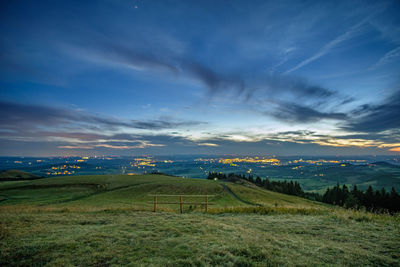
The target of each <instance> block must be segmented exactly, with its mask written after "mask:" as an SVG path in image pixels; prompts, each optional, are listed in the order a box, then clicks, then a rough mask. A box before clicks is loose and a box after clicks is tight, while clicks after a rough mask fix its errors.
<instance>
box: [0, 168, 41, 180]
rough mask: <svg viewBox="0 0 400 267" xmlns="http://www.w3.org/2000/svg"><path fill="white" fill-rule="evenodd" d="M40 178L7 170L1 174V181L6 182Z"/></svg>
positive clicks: (18, 171)
mask: <svg viewBox="0 0 400 267" xmlns="http://www.w3.org/2000/svg"><path fill="white" fill-rule="evenodd" d="M37 178H39V176H37V175H35V174H31V173H28V172H23V171H20V170H7V171H3V172H0V181H2V180H3V181H6V180H32V179H37Z"/></svg>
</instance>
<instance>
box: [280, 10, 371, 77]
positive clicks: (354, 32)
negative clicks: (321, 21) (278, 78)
mask: <svg viewBox="0 0 400 267" xmlns="http://www.w3.org/2000/svg"><path fill="white" fill-rule="evenodd" d="M374 15H375V14H374ZM374 15H371V16H368V17H366V18H365V19H363V20H361V21H360V22H358V23H357V24H355V25H353V26H352V27H350V29H348V30H347V31H346V32H345V33H343V34H341V35H339V36H338V37H336V38H335V39H333V40H332V41H330V42H329V43H327V44H325V45H324V46H323V47H322V48H321V49H320V50H319V51H318V52H317V53H316V54H314V55H312V56H311V57H309V58H307V59H305V60H303V61H301V62H300V63H299V64H297V65H296V66H294V67H293V68H291V69H289V70H287V71H286V72H285V73H286V74H289V73H291V72H294V71H296V70H298V69H300V68H302V67H304V66H306V65H308V64H310V63H311V62H313V61H315V60H317V59H319V58H320V57H323V56H324V55H326V54H328V53H330V52H331V51H332V50H333V49H334V48H335V47H336V46H338V45H339V44H341V43H343V42H345V41H347V40H349V39H351V38H353V37H354V36H356V35H357V34H359V33H360V32H361V29H362V26H363V25H364V24H365V23H366V22H368V21H369V20H370V19H371V18H372V17H373V16H374Z"/></svg>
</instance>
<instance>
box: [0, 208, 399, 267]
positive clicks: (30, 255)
mask: <svg viewBox="0 0 400 267" xmlns="http://www.w3.org/2000/svg"><path fill="white" fill-rule="evenodd" d="M0 216H1V225H0V230H1V233H0V238H1V240H0V251H1V254H0V265H2V266H7V265H10V266H11V265H15V266H24V265H25V266H26V265H53V266H55V265H57V266H60V265H64V266H65V265H76V266H88V265H89V266H108V265H127V264H132V265H135V266H137V265H163V266H165V265H169V266H177V265H200V266H201V265H226V266H234V265H236V266H252V265H261V266H267V265H359V266H360V265H399V264H400V251H399V249H398V248H399V247H400V228H399V222H398V221H397V219H396V218H391V219H387V220H375V219H371V220H355V219H353V218H349V217H346V216H342V215H340V214H335V213H332V214H324V215H295V214H273V215H260V214H230V213H225V214H203V213H196V212H194V213H188V214H182V215H181V214H176V213H171V212H160V213H152V212H134V211H123V210H116V211H112V210H108V211H101V212H67V211H60V212H55V211H46V210H40V209H39V210H31V211H26V210H25V211H24V210H22V211H21V210H20V211H19V212H17V211H15V212H10V210H4V209H0Z"/></svg>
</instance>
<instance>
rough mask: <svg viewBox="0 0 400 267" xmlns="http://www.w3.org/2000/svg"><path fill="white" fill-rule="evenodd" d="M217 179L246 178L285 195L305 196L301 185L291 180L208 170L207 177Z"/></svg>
mask: <svg viewBox="0 0 400 267" xmlns="http://www.w3.org/2000/svg"><path fill="white" fill-rule="evenodd" d="M215 178H217V179H219V180H230V181H232V180H233V181H234V180H240V179H243V180H247V181H249V182H251V183H254V184H256V185H258V186H260V187H263V188H265V189H268V190H271V191H274V192H278V193H284V194H287V195H294V196H300V197H305V195H306V194H305V193H304V191H303V189H301V186H300V184H299V183H298V182H293V181H289V182H287V181H270V180H269V179H261V178H260V177H259V176H257V177H256V178H254V176H253V175H251V174H249V175H248V176H246V175H244V174H234V173H230V174H228V175H226V174H223V173H221V172H219V173H217V172H209V173H208V177H207V179H215Z"/></svg>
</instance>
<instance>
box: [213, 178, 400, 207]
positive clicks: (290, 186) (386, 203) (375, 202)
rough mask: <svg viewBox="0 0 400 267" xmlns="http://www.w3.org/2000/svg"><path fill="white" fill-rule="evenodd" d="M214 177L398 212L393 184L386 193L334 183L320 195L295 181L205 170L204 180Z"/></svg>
mask: <svg viewBox="0 0 400 267" xmlns="http://www.w3.org/2000/svg"><path fill="white" fill-rule="evenodd" d="M215 178H217V179H219V180H229V181H235V180H240V179H243V180H246V181H248V182H251V183H254V184H256V185H257V186H260V187H263V188H265V189H268V190H271V191H274V192H278V193H283V194H288V195H294V196H299V197H304V198H308V199H311V200H315V201H319V202H324V203H328V204H332V205H338V206H342V207H345V208H355V209H361V208H365V209H366V210H368V211H373V212H384V211H388V212H390V213H396V212H399V211H400V195H399V194H398V193H397V192H396V190H395V189H394V187H392V190H391V191H390V192H387V191H386V190H385V188H382V189H381V190H374V189H373V188H372V186H369V187H368V189H367V190H366V191H362V190H359V189H358V188H357V186H356V185H354V186H353V187H352V188H351V189H350V188H348V187H347V186H346V185H342V186H340V185H339V184H337V185H336V186H334V187H333V188H328V189H326V191H325V193H324V194H322V195H321V194H318V193H309V192H304V190H303V189H302V188H301V186H300V184H299V183H298V182H293V181H270V180H269V179H268V178H265V179H262V178H260V177H259V176H257V177H255V178H254V176H253V175H251V174H250V175H248V176H246V175H244V174H234V173H229V174H228V175H226V174H224V173H220V172H219V173H217V172H209V174H208V177H207V179H215Z"/></svg>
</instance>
